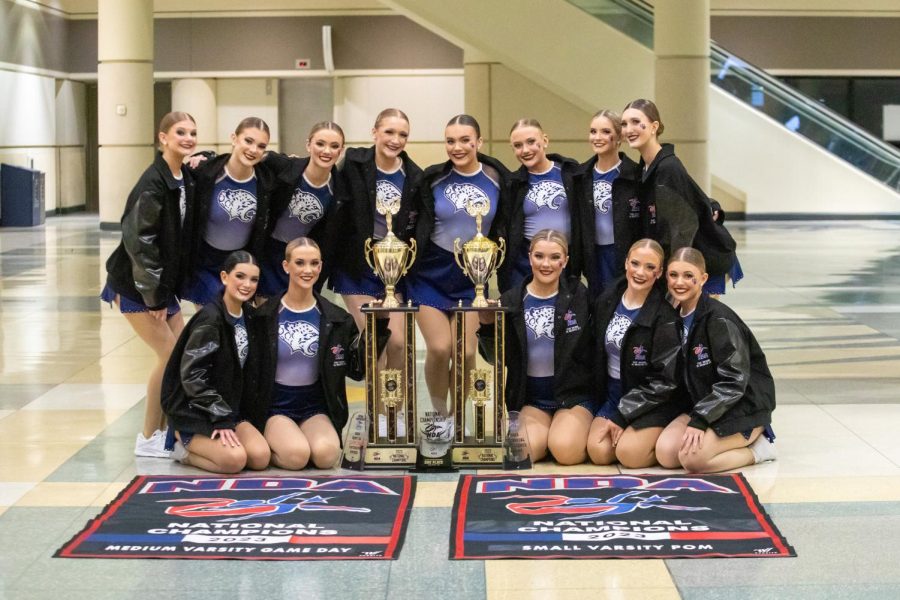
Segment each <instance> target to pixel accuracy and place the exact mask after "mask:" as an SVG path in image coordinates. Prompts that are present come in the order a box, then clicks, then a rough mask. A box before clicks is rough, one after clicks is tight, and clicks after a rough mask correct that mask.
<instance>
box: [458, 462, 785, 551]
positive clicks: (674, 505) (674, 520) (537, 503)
mask: <svg viewBox="0 0 900 600" xmlns="http://www.w3.org/2000/svg"><path fill="white" fill-rule="evenodd" d="M450 535H451V539H450V558H454V559H486V558H702V557H751V556H752V557H763V556H765V557H779V556H796V553H795V552H794V549H793V548H791V547H790V546H789V545H788V544H787V541H786V540H785V539H784V537H782V535H781V534H780V533H779V532H778V530H777V529H776V528H775V525H774V524H773V523H772V521H771V520H770V519H769V517H768V516H767V515H766V513H765V511H764V510H763V509H762V507H761V506H760V504H759V501H758V500H757V498H756V495H755V494H754V493H753V491H752V490H751V489H750V486H749V485H748V484H747V481H746V480H745V479H744V477H743V476H742V475H740V474H731V475H705V476H698V477H693V476H688V475H677V476H672V477H669V476H651V475H638V476H635V475H615V476H590V475H588V476H584V475H569V476H566V475H530V476H529V475H483V476H476V475H465V476H463V477H462V478H461V479H460V483H459V487H458V488H457V490H456V501H455V503H454V507H453V523H452V526H451V532H450Z"/></svg>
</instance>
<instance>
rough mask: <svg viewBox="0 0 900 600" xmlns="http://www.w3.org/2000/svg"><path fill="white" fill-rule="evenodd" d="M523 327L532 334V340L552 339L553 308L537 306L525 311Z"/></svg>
mask: <svg viewBox="0 0 900 600" xmlns="http://www.w3.org/2000/svg"><path fill="white" fill-rule="evenodd" d="M525 326H526V327H528V329H529V331H531V333H533V334H534V339H540V338H541V337H547V338H550V339H551V340H552V339H553V307H552V306H538V307H536V308H529V309H527V310H526V311H525Z"/></svg>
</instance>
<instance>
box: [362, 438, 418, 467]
mask: <svg viewBox="0 0 900 600" xmlns="http://www.w3.org/2000/svg"><path fill="white" fill-rule="evenodd" d="M417 456H418V452H417V451H416V448H415V447H414V446H393V445H382V444H377V445H372V444H369V447H368V448H366V468H369V469H411V468H412V467H414V466H415V465H416V458H417Z"/></svg>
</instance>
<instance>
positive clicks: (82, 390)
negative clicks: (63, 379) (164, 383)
mask: <svg viewBox="0 0 900 600" xmlns="http://www.w3.org/2000/svg"><path fill="white" fill-rule="evenodd" d="M146 393H147V388H146V386H145V385H144V384H142V383H101V384H97V383H62V384H60V385H58V386H56V387H54V388H53V389H52V390H50V391H49V392H47V393H46V394H44V395H42V396H41V397H39V398H35V399H34V400H32V401H31V402H29V403H28V404H27V405H25V407H24V408H23V410H66V409H68V410H128V409H129V408H131V407H132V406H134V405H135V404H137V403H138V402H140V401H141V399H143V398H144V396H145V395H146Z"/></svg>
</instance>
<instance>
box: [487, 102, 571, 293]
mask: <svg viewBox="0 0 900 600" xmlns="http://www.w3.org/2000/svg"><path fill="white" fill-rule="evenodd" d="M509 143H510V145H511V146H512V149H513V152H514V153H515V155H516V159H517V160H518V161H519V163H521V165H522V166H521V167H520V168H519V169H518V170H517V171H515V172H514V173H513V174H512V175H510V177H509V195H510V215H509V225H508V227H507V239H506V245H507V248H506V250H507V253H508V257H507V259H506V261H505V262H504V263H503V264H502V265H501V266H500V270H499V273H498V281H499V285H500V291H501V292H505V291H506V290H508V289H512V288H516V287H519V284H521V283H522V281H523V280H524V279H525V278H526V277H529V276H530V275H531V263H530V261H529V258H528V257H529V255H530V252H529V248H530V245H531V239H532V237H534V235H535V234H536V233H537V232H538V231H541V230H543V229H552V230H554V231H558V232H559V233H561V234H562V235H563V236H564V237H565V238H566V240H568V242H569V251H570V253H569V262H568V266H567V267H566V273H567V274H569V275H571V276H575V277H578V276H580V275H581V272H582V267H583V260H582V252H581V247H582V245H581V242H580V237H581V236H580V223H579V218H578V216H579V214H580V213H582V212H584V211H582V210H580V207H579V204H580V202H581V201H582V198H581V197H580V196H579V194H578V193H577V192H576V187H577V186H578V183H579V180H580V177H579V174H578V163H577V162H575V161H574V160H572V159H571V158H566V157H564V156H560V155H559V154H547V145H548V144H549V143H550V140H549V139H548V138H547V135H546V134H545V133H544V130H543V129H542V128H541V124H540V123H539V122H538V121H537V119H519V120H518V121H516V122H515V123H514V124H513V126H512V129H510V132H509Z"/></svg>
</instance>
